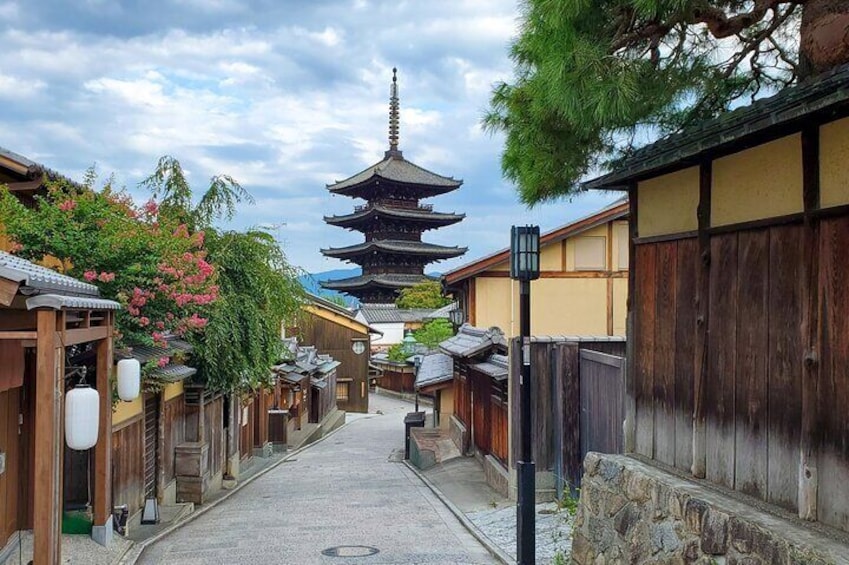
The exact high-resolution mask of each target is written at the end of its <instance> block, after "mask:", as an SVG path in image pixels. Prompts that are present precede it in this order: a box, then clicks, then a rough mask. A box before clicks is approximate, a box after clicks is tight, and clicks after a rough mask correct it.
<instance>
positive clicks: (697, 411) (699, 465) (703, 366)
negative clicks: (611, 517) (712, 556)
mask: <svg viewBox="0 0 849 565" xmlns="http://www.w3.org/2000/svg"><path fill="white" fill-rule="evenodd" d="M712 186H713V163H712V162H711V161H705V162H703V163H702V164H701V165H700V166H699V205H698V208H697V209H696V217H697V219H698V238H699V256H700V259H701V260H700V261H699V271H698V274H697V276H696V327H695V328H694V331H695V332H696V339H695V347H694V355H693V363H694V367H693V369H694V372H693V375H694V382H693V464H692V467H691V468H690V471H691V472H692V473H693V476H695V477H699V478H704V477H705V472H706V457H707V443H706V422H705V383H706V382H707V381H708V380H709V377H708V374H707V372H708V354H709V352H708V320H709V317H710V299H709V297H710V231H709V230H710V216H711V192H712Z"/></svg>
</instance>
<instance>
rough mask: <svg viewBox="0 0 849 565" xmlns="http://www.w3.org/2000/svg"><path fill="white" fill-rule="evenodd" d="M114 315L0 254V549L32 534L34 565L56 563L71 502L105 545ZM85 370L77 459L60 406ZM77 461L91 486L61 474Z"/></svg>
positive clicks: (80, 289)
mask: <svg viewBox="0 0 849 565" xmlns="http://www.w3.org/2000/svg"><path fill="white" fill-rule="evenodd" d="M118 307H119V305H118V303H117V302H114V301H111V300H105V299H102V298H100V297H99V292H98V290H97V288H96V287H95V286H93V285H90V284H87V283H84V282H81V281H77V280H75V279H73V278H71V277H68V276H65V275H61V274H59V273H56V272H54V271H51V270H50V269H47V268H45V267H41V266H39V265H35V264H33V263H30V262H29V261H24V260H22V259H20V258H18V257H15V256H13V255H10V254H8V253H5V252H0V416H2V417H0V453H2V457H1V458H0V459H2V465H0V501H2V503H0V551H2V548H3V546H5V545H6V543H7V542H9V541H10V539H12V540H13V539H14V538H13V536H15V534H16V533H17V532H19V531H21V530H26V529H31V530H32V531H33V536H34V554H33V562H34V563H35V564H36V565H57V564H58V563H60V562H61V561H62V559H61V555H62V546H61V535H60V534H61V523H62V515H63V511H64V509H65V508H66V506H67V504H66V501H68V500H69V499H73V500H74V501H76V500H77V499H81V500H82V499H84V500H85V501H86V506H87V507H90V508H91V513H92V518H93V523H94V529H93V531H92V537H93V538H94V539H95V540H96V541H98V542H99V543H102V544H107V543H109V541H110V540H111V536H112V506H111V467H112V463H111V459H112V450H111V413H112V384H111V380H110V378H111V372H112V367H113V362H112V338H113V331H114V310H116V309H117V308H118ZM77 364H79V365H77ZM72 366H73V369H74V370H73V371H71V370H69V369H71V367H72ZM83 366H84V367H86V374H87V375H88V377H87V382H88V383H89V384H90V385H93V388H95V390H97V391H98V396H99V400H100V405H99V421H98V436H97V437H98V439H97V443H96V445H95V447H94V448H92V449H91V450H89V451H88V452H76V451H74V450H71V449H66V446H65V436H64V424H63V420H64V399H65V393H66V391H67V390H68V389H69V388H70V387H72V386H74V385H75V384H77V381H78V380H79V374H80V371H79V368H80V367H83ZM77 463H81V464H82V465H83V466H84V467H88V468H90V469H91V474H90V476H91V478H90V481H89V479H88V478H87V474H84V475H83V479H82V482H81V483H80V482H79V481H78V480H77V479H78V476H77V475H76V474H71V475H66V469H68V470H69V473H70V472H71V470H73V469H74V468H76V464H77ZM89 489H91V490H90V491H89ZM89 492H90V493H91V496H89V494H88V493H89Z"/></svg>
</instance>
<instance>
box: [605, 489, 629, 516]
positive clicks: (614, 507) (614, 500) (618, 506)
mask: <svg viewBox="0 0 849 565" xmlns="http://www.w3.org/2000/svg"><path fill="white" fill-rule="evenodd" d="M626 504H628V499H627V498H625V497H624V496H622V495H621V494H616V493H610V494H608V495H607V500H606V501H605V504H604V511H605V514H607V516H614V515H616V514H617V513H618V512H619V511H620V510H622V508H624V507H625V505H626Z"/></svg>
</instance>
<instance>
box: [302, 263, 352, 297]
mask: <svg viewBox="0 0 849 565" xmlns="http://www.w3.org/2000/svg"><path fill="white" fill-rule="evenodd" d="M361 272H362V271H360V269H358V268H353V269H333V270H331V271H322V272H320V273H307V274H305V275H301V276H300V277H298V280H299V281H300V283H301V286H303V287H304V288H305V289H306V290H307V292H311V293H313V294H315V295H318V296H324V297H327V296H341V297H342V298H344V299H345V300H346V301H347V302H348V305H349V306H355V305H356V304H357V299H356V298H354V297H352V296H347V295H345V294H341V293H339V292H336V291H333V290H326V289H324V288H321V285H320V284H319V283H320V282H322V281H336V280H339V279H347V278H348V277H358V276H360V273H361Z"/></svg>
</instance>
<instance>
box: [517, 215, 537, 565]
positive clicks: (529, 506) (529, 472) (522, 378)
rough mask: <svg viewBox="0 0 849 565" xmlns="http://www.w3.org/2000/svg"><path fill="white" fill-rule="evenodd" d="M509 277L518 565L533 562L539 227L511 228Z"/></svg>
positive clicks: (532, 564)
mask: <svg viewBox="0 0 849 565" xmlns="http://www.w3.org/2000/svg"><path fill="white" fill-rule="evenodd" d="M510 278H511V279H513V280H518V281H519V337H520V340H519V343H520V344H521V347H522V350H521V355H522V364H521V370H520V372H519V408H520V411H519V429H520V430H521V434H520V442H519V446H520V452H519V454H520V456H519V461H518V462H517V463H516V471H517V475H518V477H517V478H518V482H519V485H518V486H519V492H518V500H517V509H516V556H517V557H518V559H517V561H518V563H519V565H534V563H536V516H535V515H534V509H535V508H534V506H535V501H536V494H535V491H536V468H535V467H536V466H535V464H534V461H533V452H532V443H531V441H532V436H531V281H532V280H534V279H538V278H539V226H513V227H512V228H510Z"/></svg>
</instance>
